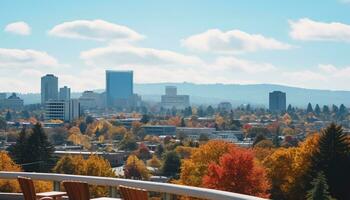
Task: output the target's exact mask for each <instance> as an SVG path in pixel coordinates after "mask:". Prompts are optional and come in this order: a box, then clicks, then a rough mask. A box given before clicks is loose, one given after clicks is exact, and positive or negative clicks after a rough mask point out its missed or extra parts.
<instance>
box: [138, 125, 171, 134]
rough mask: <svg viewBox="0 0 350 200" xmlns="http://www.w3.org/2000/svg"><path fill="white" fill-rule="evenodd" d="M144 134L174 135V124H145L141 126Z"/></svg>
mask: <svg viewBox="0 0 350 200" xmlns="http://www.w3.org/2000/svg"><path fill="white" fill-rule="evenodd" d="M142 129H143V130H144V131H145V134H146V135H158V136H159V135H176V126H170V125H145V126H142Z"/></svg>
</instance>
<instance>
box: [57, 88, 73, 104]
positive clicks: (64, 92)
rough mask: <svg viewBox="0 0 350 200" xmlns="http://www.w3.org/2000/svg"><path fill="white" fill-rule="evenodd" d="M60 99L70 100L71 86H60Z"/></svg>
mask: <svg viewBox="0 0 350 200" xmlns="http://www.w3.org/2000/svg"><path fill="white" fill-rule="evenodd" d="M59 100H64V101H68V100H70V88H69V87H67V86H64V87H62V88H60V94H59Z"/></svg>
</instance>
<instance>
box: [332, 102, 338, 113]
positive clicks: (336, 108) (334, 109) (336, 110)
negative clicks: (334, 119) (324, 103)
mask: <svg viewBox="0 0 350 200" xmlns="http://www.w3.org/2000/svg"><path fill="white" fill-rule="evenodd" d="M338 111H339V108H338V106H336V105H334V104H333V106H332V112H333V113H335V114H337V113H338Z"/></svg>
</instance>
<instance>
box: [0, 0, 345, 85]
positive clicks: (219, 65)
mask: <svg viewBox="0 0 350 200" xmlns="http://www.w3.org/2000/svg"><path fill="white" fill-rule="evenodd" d="M321 2H322V3H321ZM349 52H350V2H349V3H348V2H346V0H323V1H320V2H316V1H305V0H293V1H292V0H291V1H273V0H265V1H261V0H255V1H253V0H245V1H243V0H242V1H229V0H226V1H220V0H219V1H205V0H200V1H199V0H198V1H195V0H191V1H188V0H187V1H186V0H180V1H164V0H163V1H155V0H153V1H152V0H148V1H141V0H139V1H133V0H130V1H107V0H104V1H68V0H60V1H33V0H32V1H16V0H11V1H10V0H8V1H1V2H0V76H1V80H0V81H1V84H0V90H2V91H18V92H38V91H39V89H40V76H42V75H44V74H45V73H54V74H56V75H57V76H58V77H59V84H60V86H63V85H68V86H70V87H71V88H72V90H73V91H83V90H87V89H97V88H104V78H105V77H104V73H105V72H104V71H105V70H106V69H121V70H125V69H131V70H134V74H135V82H138V83H149V82H168V81H171V82H184V81H186V82H195V83H239V84H254V83H274V84H283V85H291V86H299V87H305V88H320V89H333V90H348V86H349V85H350V80H348V76H349V75H350V56H349Z"/></svg>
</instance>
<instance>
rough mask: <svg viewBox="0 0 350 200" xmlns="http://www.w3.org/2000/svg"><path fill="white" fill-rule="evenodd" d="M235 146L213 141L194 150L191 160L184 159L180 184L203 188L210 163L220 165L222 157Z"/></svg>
mask: <svg viewBox="0 0 350 200" xmlns="http://www.w3.org/2000/svg"><path fill="white" fill-rule="evenodd" d="M234 147H235V146H234V145H233V144H231V143H228V142H224V141H222V140H221V141H220V140H211V141H209V142H208V143H206V144H203V145H201V146H200V147H199V148H197V149H194V150H193V151H192V153H191V156H190V158H189V159H184V160H183V161H182V165H181V174H180V179H179V180H178V181H176V183H178V184H183V185H191V186H202V179H203V176H204V175H206V174H207V171H208V166H209V164H210V163H218V162H219V160H220V157H221V156H222V155H223V154H225V153H227V152H229V150H230V149H231V148H234Z"/></svg>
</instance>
